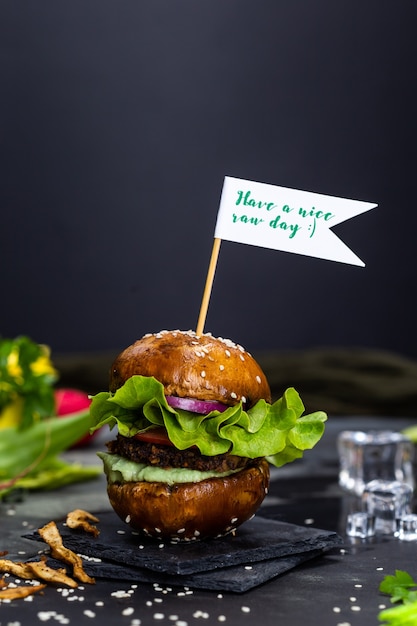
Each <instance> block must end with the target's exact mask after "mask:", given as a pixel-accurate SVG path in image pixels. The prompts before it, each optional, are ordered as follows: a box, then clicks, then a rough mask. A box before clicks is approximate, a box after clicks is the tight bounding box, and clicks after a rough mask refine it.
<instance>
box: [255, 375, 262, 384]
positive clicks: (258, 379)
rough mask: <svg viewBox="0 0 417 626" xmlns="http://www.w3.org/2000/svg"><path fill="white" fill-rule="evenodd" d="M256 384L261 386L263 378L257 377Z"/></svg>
mask: <svg viewBox="0 0 417 626" xmlns="http://www.w3.org/2000/svg"><path fill="white" fill-rule="evenodd" d="M256 382H257V383H259V384H261V382H262V381H261V377H260V376H257V377H256Z"/></svg>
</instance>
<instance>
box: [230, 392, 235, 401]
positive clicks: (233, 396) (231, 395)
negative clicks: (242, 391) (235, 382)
mask: <svg viewBox="0 0 417 626" xmlns="http://www.w3.org/2000/svg"><path fill="white" fill-rule="evenodd" d="M230 397H231V398H233V399H234V400H235V399H236V398H237V395H236V394H235V392H234V391H232V393H231V394H230Z"/></svg>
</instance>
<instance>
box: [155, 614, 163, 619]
mask: <svg viewBox="0 0 417 626" xmlns="http://www.w3.org/2000/svg"><path fill="white" fill-rule="evenodd" d="M164 617H165V615H164V614H163V613H154V614H153V618H154V619H164Z"/></svg>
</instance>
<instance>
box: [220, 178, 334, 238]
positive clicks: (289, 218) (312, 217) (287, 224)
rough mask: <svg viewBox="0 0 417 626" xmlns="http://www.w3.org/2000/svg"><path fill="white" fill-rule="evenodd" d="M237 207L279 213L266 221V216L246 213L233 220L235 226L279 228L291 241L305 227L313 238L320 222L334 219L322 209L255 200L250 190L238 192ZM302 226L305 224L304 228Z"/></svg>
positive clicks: (234, 217) (234, 214)
mask: <svg viewBox="0 0 417 626" xmlns="http://www.w3.org/2000/svg"><path fill="white" fill-rule="evenodd" d="M235 205H236V206H240V207H250V208H251V209H258V210H259V211H262V210H263V211H266V212H267V213H270V214H271V212H277V213H276V215H275V217H273V218H272V219H265V217H266V216H265V215H264V214H263V215H264V217H261V214H259V213H258V214H257V215H256V216H253V215H246V214H245V213H241V214H237V213H233V217H232V219H233V223H234V224H237V223H243V224H248V225H250V226H258V225H259V224H262V223H264V224H267V225H268V226H269V227H270V228H274V229H277V228H278V229H281V230H283V231H287V233H288V237H289V238H290V239H293V238H294V237H295V236H296V234H297V233H298V232H299V231H300V230H301V229H302V228H303V227H304V228H305V226H307V230H308V231H309V237H310V238H311V237H313V235H314V233H315V230H316V224H317V221H318V220H323V221H325V222H328V221H329V220H331V219H332V218H333V217H334V214H333V213H331V212H330V211H328V212H325V211H322V210H320V209H316V207H314V206H313V207H311V208H309V209H305V208H303V207H299V208H298V210H297V209H296V208H295V207H290V206H289V205H288V204H284V205H282V206H281V207H280V206H278V205H277V204H275V203H274V202H266V201H261V200H255V198H253V197H252V195H251V191H250V190H249V191H238V192H237V199H236V202H235ZM294 211H295V212H294ZM301 224H303V226H302V225H301Z"/></svg>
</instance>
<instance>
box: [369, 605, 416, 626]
mask: <svg viewBox="0 0 417 626" xmlns="http://www.w3.org/2000/svg"><path fill="white" fill-rule="evenodd" d="M378 619H379V620H380V621H382V622H383V623H384V624H386V625H387V626H416V624H417V601H416V602H412V603H411V604H400V605H398V606H393V607H390V608H389V609H384V610H383V611H380V613H379V614H378Z"/></svg>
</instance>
